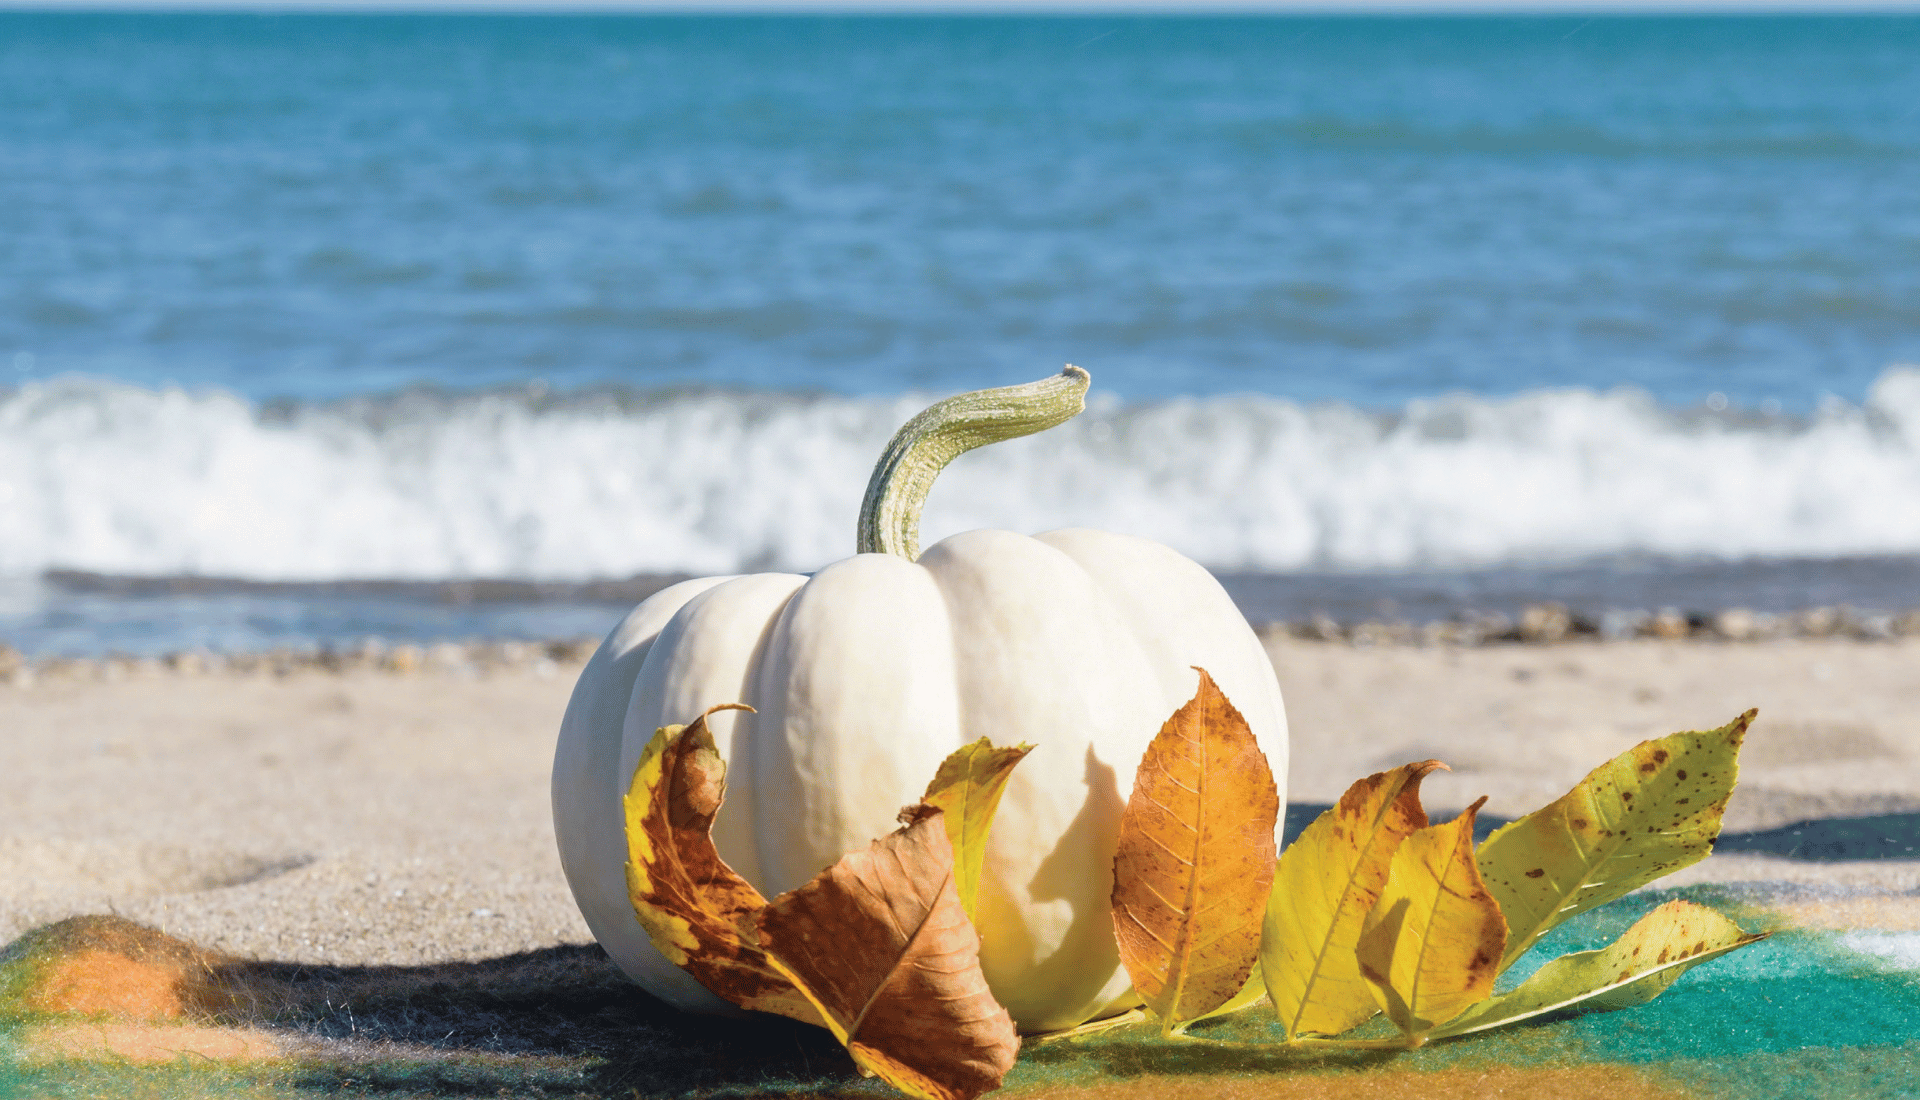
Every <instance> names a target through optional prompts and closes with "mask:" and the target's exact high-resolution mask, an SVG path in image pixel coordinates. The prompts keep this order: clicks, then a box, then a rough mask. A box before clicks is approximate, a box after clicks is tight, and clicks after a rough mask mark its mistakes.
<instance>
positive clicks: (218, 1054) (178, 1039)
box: [19, 1021, 280, 1065]
mask: <svg viewBox="0 0 1920 1100" xmlns="http://www.w3.org/2000/svg"><path fill="white" fill-rule="evenodd" d="M19 1052H20V1055H21V1057H22V1058H23V1059H24V1060H25V1061H28V1062H37V1063H46V1062H63V1061H69V1060H74V1059H86V1060H90V1061H117V1062H132V1063H135V1064H138V1065H152V1064H156V1063H163V1062H171V1061H173V1060H175V1059H177V1058H181V1057H193V1058H208V1059H213V1060H215V1061H220V1062H263V1061H267V1060H269V1059H273V1058H277V1057H279V1055H280V1044H279V1043H277V1042H276V1041H275V1040H274V1038H273V1037H272V1036H271V1035H268V1034H267V1033H266V1032H263V1031H253V1030H249V1029H246V1028H228V1027H200V1026H196V1025H192V1024H187V1025H181V1026H172V1027H169V1026H155V1025H151V1024H135V1023H96V1022H91V1021H88V1022H74V1023H57V1024H43V1025H40V1026H38V1027H33V1028H29V1029H27V1030H26V1031H25V1032H24V1033H23V1034H22V1035H21V1036H20V1041H19Z"/></svg>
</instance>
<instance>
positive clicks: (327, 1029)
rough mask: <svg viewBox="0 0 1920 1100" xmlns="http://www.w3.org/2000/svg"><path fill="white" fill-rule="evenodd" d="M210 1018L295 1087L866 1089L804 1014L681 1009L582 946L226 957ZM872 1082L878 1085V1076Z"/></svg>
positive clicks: (601, 1091)
mask: <svg viewBox="0 0 1920 1100" xmlns="http://www.w3.org/2000/svg"><path fill="white" fill-rule="evenodd" d="M210 977H211V978H212V979H213V981H214V982H215V983H217V984H218V985H219V986H220V987H222V988H223V989H224V990H225V991H226V992H227V998H226V1004H225V1006H224V1007H223V1008H221V1009H219V1010H218V1011H216V1012H215V1013H214V1017H215V1019H216V1020H217V1021H218V1022H222V1023H230V1024H243V1025H247V1026H252V1027H264V1028H268V1029H271V1030H273V1031H275V1032H277V1033H279V1034H280V1035H282V1036H283V1037H285V1038H286V1039H288V1040H290V1045H291V1046H293V1047H294V1049H295V1050H296V1051H297V1052H300V1053H299V1054H298V1055H297V1058H296V1064H297V1068H296V1069H295V1070H294V1071H293V1072H292V1073H291V1075H290V1076H291V1082H290V1083H292V1084H295V1085H296V1086H298V1087H300V1088H312V1089H325V1090H328V1091H348V1092H354V1093H358V1094H372V1095H379V1094H382V1093H403V1094H407V1095H422V1094H424V1095H429V1096H441V1095H445V1096H479V1095H486V1096H497V1095H530V1094H531V1095H539V1094H553V1093H558V1094H563V1095H569V1096H609V1097H628V1096H634V1095H640V1096H656V1095H663V1094H666V1095H675V1096H700V1095H714V1094H718V1095H739V1094H752V1093H766V1092H780V1093H793V1092H804V1093H806V1094H808V1095H814V1096H841V1095H856V1094H857V1095H862V1096H871V1095H874V1094H875V1087H874V1086H873V1085H872V1084H869V1083H865V1082H862V1081H861V1079H860V1078H859V1076H858V1074H857V1072H856V1070H855V1068H854V1065H853V1062H852V1060H851V1059H850V1058H849V1057H848V1056H847V1054H846V1052H845V1051H844V1050H842V1049H841V1047H840V1046H839V1044H838V1043H836V1042H834V1040H833V1037H832V1036H831V1035H829V1034H828V1033H827V1032H826V1031H824V1030H822V1029H820V1028H814V1027H808V1026H806V1025H803V1024H799V1023H796V1022H793V1021H789V1020H784V1019H781V1018H779V1017H773V1016H765V1015H760V1014H754V1015H752V1016H750V1017H748V1018H745V1019H741V1018H725V1017H710V1016H695V1015H691V1014H688V1013H684V1012H681V1011H679V1010H678V1009H675V1008H673V1007H671V1006H669V1005H667V1004H665V1003H664V1002H662V1001H659V1000H657V999H656V998H654V997H652V996H651V995H649V994H648V993H646V992H645V991H644V990H642V989H640V988H639V987H637V986H635V985H633V984H632V983H631V982H629V981H628V980H627V979H626V977H625V976H624V975H622V974H621V973H620V971H619V969H618V968H617V967H616V966H614V964H613V962H612V960H610V959H609V958H608V957H607V955H606V952H604V951H603V950H601V949H600V947H599V946H598V945H584V946H566V947H553V948H547V949H544V950H540V951H530V952H525V953H521V954H516V955H507V956H502V957H500V958H494V959H486V960H481V961H476V962H462V963H441V964H436V965H430V966H308V965H301V964H295V963H283V962H253V961H233V962H226V963H223V964H220V965H218V966H217V967H216V968H215V972H214V973H213V974H212V975H210ZM881 1091H885V1090H881Z"/></svg>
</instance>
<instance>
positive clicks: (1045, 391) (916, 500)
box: [857, 364, 1092, 561]
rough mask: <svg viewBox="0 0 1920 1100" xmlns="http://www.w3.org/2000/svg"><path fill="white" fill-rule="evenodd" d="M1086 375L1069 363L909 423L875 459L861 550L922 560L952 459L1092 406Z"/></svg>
mask: <svg viewBox="0 0 1920 1100" xmlns="http://www.w3.org/2000/svg"><path fill="white" fill-rule="evenodd" d="M1090 381H1092V379H1091V378H1090V377H1089V376H1088V374H1087V372H1086V371H1084V370H1081V369H1080V368H1079V367H1076V366H1073V365H1071V364H1069V365H1068V366H1067V369H1066V370H1063V371H1061V372H1060V373H1059V374H1056V375H1054V376H1053V377H1052V378H1043V379H1041V380H1040V381H1038V382H1029V383H1027V384H1026V385H1024V386H1004V387H1002V388H1000V389H997V390H976V391H974V392H973V393H963V394H961V395H960V396H958V397H949V398H947V399H946V400H945V401H942V402H940V403H939V404H937V405H933V406H931V407H929V408H928V409H926V410H925V411H924V412H922V413H921V414H920V415H919V416H916V417H914V418H913V419H912V420H909V421H907V423H906V426H905V427H902V428H901V429H900V430H899V431H898V432H896V433H894V436H893V441H892V442H891V443H888V444H887V449H886V452H885V453H884V454H882V455H881V456H880V461H879V462H878V463H875V464H874V467H873V477H871V478H869V479H868V481H867V496H866V499H865V500H863V501H861V502H860V533H859V536H858V540H857V548H858V550H859V552H860V553H862V554H897V555H899V556H900V557H903V558H905V559H907V560H908V561H914V560H916V559H917V558H919V557H920V509H922V508H924V507H926V503H927V493H929V492H930V491H932V489H933V479H934V478H937V477H939V476H940V471H941V470H944V469H946V466H947V463H949V462H952V461H953V460H954V459H956V458H959V457H960V456H961V455H963V454H965V453H967V452H968V451H971V450H973V449H974V448H975V447H984V446H986V445H987V444H989V443H998V442H1000V441H1001V440H1003V439H1013V438H1016V437H1018V436H1023V435H1032V434H1033V433H1035V432H1041V431H1045V430H1047V429H1048V428H1051V427H1053V426H1054V425H1056V424H1064V423H1066V422H1067V421H1069V420H1071V419H1073V418H1074V417H1075V416H1077V415H1079V413H1080V411H1081V410H1082V409H1085V408H1086V407H1087V401H1086V397H1087V384H1088V383H1089V382H1090Z"/></svg>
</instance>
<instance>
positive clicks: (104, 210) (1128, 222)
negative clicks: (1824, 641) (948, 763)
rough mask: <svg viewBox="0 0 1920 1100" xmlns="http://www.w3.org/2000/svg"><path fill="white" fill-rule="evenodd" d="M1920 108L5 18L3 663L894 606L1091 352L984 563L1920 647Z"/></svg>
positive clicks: (1652, 35) (1429, 21)
mask: <svg viewBox="0 0 1920 1100" xmlns="http://www.w3.org/2000/svg"><path fill="white" fill-rule="evenodd" d="M1916 56H1920V18H1914V17H1852V18H1816V17H1804V16H1794V17H1784V16H1783V17H1698V18H1679V17H1673V18H1629V17H1610V18H1597V19H1596V18H1588V17H1585V16H1582V17H1577V18H1509V17H1449V18H1387V17H1366V18H1346V19H1338V18H1295V17H1271V18H1191V19H1176V18H1142V17H1126V18H1113V17H1101V16H1082V17H1071V18H1069V17H1060V18H1001V17H977V18H936V17H892V18H888V17H859V18H854V17H844V18H843V17H772V16H729V17H646V16H567V17H558V16H477V15H433V16H425V15H377V16H376V15H325V16H322V15H299V16H288V15H281V16H262V15H246V14H224V15H183V14H145V15H124V14H120V15H116V14H98V13H96V14H46V13H22V12H8V13H0V639H5V640H12V641H13V643H14V644H16V645H18V646H19V647H20V648H23V649H33V650H36V651H67V652H97V651H103V650H107V649H113V648H125V649H134V650H158V649H164V648H168V647H177V646H179V645H182V644H212V645H220V646H226V647H249V646H259V645H268V644H280V643H291V644H318V643H329V642H334V641H339V640H343V639H347V638H351V637H355V636H358V635H361V634H369V633H379V634H383V635H385V636H388V637H415V636H418V637H427V636H441V635H448V634H460V633H498V634H509V635H540V634H548V633H572V632H576V631H578V630H588V631H592V630H597V629H601V628H602V627H603V626H604V624H606V623H608V622H610V621H611V619H612V617H613V616H614V615H615V614H617V602H616V600H615V599H613V598H601V597H594V596H591V594H590V593H591V591H593V590H591V589H589V588H582V587H580V586H581V585H583V584H586V585H590V584H591V583H592V582H595V581H599V580H605V579H619V578H627V577H633V576H636V575H640V576H647V577H660V576H671V575H680V574H688V573H708V572H732V571H739V570H750V569H760V568H785V569H800V570H806V569H811V568H815V567H817V566H819V565H821V564H824V563H825V562H828V561H831V560H834V559H836V558H838V557H842V556H844V555H846V554H847V553H849V552H851V549H852V529H853V520H854V516H855V514H856V512H857V509H858V504H859V498H860V494H861V491H862V489H863V488H864V484H865V481H866V477H867V473H868V471H869V469H870V467H871V464H872V462H873V460H874V458H875V457H876V456H877V455H878V453H879V449H880V447H881V446H882V445H883V444H884V442H885V440H886V439H887V437H888V436H889V435H890V434H891V432H892V430H893V429H894V428H895V427H897V426H898V424H899V423H900V422H901V421H903V420H904V419H905V418H906V417H907V416H909V415H911V413H912V412H914V411H916V410H917V409H918V408H919V407H921V406H922V405H923V404H924V403H926V402H927V401H930V400H932V399H934V398H936V397H938V396H942V395H945V394H948V393H952V392H956V391H959V390H964V389H973V388H980V387H984V386H991V385H1005V384H1010V383H1014V382H1021V381H1027V380H1031V379H1034V378H1038V377H1041V376H1044V375H1046V374H1049V373H1052V372H1053V371H1056V370H1058V369H1059V366H1060V364H1061V363H1063V362H1068V361H1071V362H1075V363H1078V364H1080V365H1082V366H1085V367H1087V368H1088V369H1089V370H1091V371H1092V373H1093V376H1094V393H1093V398H1092V402H1091V406H1090V409H1089V412H1088V413H1087V414H1085V415H1083V416H1082V417H1081V418H1079V419H1077V420H1075V421H1073V422H1071V423H1069V424H1068V425H1066V426H1065V427H1063V428H1060V429H1057V430H1055V431H1053V432H1051V433H1048V434H1046V435H1044V436H1041V437H1037V438H1034V439H1029V440H1022V441H1017V442H1014V443H1009V444H1004V445H1001V446H998V447H995V448H992V449H990V450H987V451H982V452H979V453H976V454H973V455H969V456H966V457H965V458H963V459H961V460H960V461H959V462H958V463H956V464H955V466H954V467H953V468H952V470H951V471H950V472H949V473H948V474H947V475H946V477H944V478H943V479H942V481H941V483H940V485H939V488H938V489H937V490H936V491H935V493H934V496H933V499H932V502H931V504H930V506H929V510H928V513H927V516H926V534H927V536H928V538H929V540H930V539H931V538H935V537H938V536H940V535H942V534H945V533H949V532H952V531H957V530H962V529H965V528H969V527H976V526H996V527H1008V528H1013V529H1019V530H1038V529H1045V528H1050V527H1059V526H1068V525H1087V526H1098V527H1103V528H1108V529H1113V530H1121V531H1130V532H1135V533H1139V534H1144V535H1148V536H1150V537H1154V538H1157V539H1160V540H1161V541H1164V542H1167V543H1169V544H1171V545H1173V546H1175V547H1176V548H1178V549H1180V550H1182V551H1183V552H1185V553H1187V554H1189V555H1190V556H1192V557H1194V558H1196V559H1197V560H1200V561H1202V562H1203V563H1205V564H1207V565H1209V566H1212V567H1214V568H1216V569H1218V570H1221V571H1222V572H1223V573H1225V574H1227V575H1229V577H1230V578H1231V581H1230V584H1231V586H1232V587H1233V589H1234V591H1235V593H1236V595H1237V596H1239V597H1241V598H1242V602H1243V606H1248V607H1249V614H1250V615H1255V614H1256V613H1257V617H1259V616H1269V617H1277V616H1281V615H1284V614H1292V613H1295V612H1299V611H1301V610H1302V609H1305V608H1312V609H1321V608H1319V607H1318V605H1317V604H1316V603H1315V601H1316V599H1319V600H1320V602H1321V603H1326V602H1327V601H1328V600H1334V601H1335V602H1337V603H1339V604H1340V607H1339V608H1334V607H1329V608H1326V609H1328V610H1339V609H1341V608H1344V607H1347V606H1349V605H1351V606H1354V607H1358V606H1362V605H1366V604H1368V603H1369V601H1370V599H1371V596H1370V595H1369V593H1370V592H1372V591H1374V590H1378V591H1379V592H1384V593H1389V594H1397V596H1398V597H1400V598H1403V602H1405V599H1404V598H1405V597H1408V596H1409V594H1414V595H1415V598H1413V599H1412V601H1411V602H1413V603H1415V604H1418V605H1419V607H1420V609H1421V613H1422V614H1435V615H1438V614H1444V613H1449V612H1450V611H1452V610H1458V609H1461V608H1463V607H1466V606H1470V605H1473V604H1476V603H1489V602H1491V603H1512V602H1515V601H1521V600H1523V599H1526V598H1555V597H1560V598H1568V599H1570V602H1577V603H1581V604H1583V605H1584V609H1586V610H1589V611H1597V610H1600V609H1601V608H1602V607H1603V606H1606V605H1609V604H1620V605H1627V606H1643V605H1645V604H1644V601H1646V600H1650V599H1651V600H1658V601H1659V602H1661V603H1674V604H1676V605H1680V606H1688V605H1689V604H1690V603H1692V604H1695V605H1698V606H1707V605H1709V604H1711V605H1713V606H1719V605H1725V604H1729V603H1746V604H1749V605H1752V606H1761V607H1772V608H1777V609H1787V608H1790V607H1793V606H1799V605H1802V604H1808V603H1814V602H1821V601H1822V600H1825V599H1827V598H1828V597H1832V596H1833V595H1834V594H1835V593H1839V594H1840V596H1841V597H1842V598H1845V599H1847V600H1849V601H1852V602H1856V603H1861V604H1865V605H1867V606H1880V607H1887V608H1893V607H1906V606H1911V605H1914V604H1920V593H1915V592H1914V591H1912V590H1911V589H1912V584H1911V582H1912V581H1913V580H1914V579H1916V578H1920V366H1914V365H1913V364H1917V363H1920V66H1915V65H1914V64H1913V63H1912V61H1913V58H1914V57H1916ZM1862 562H1868V563H1872V564H1871V566H1870V567H1867V568H1862V567H1861V565H1860V563H1862ZM139 578H146V579H148V580H150V581H157V582H159V583H157V584H142V583H132V582H131V581H130V579H139ZM210 578H218V579H221V583H219V584H214V585H213V586H212V588H211V589H209V588H208V587H207V584H206V583H203V582H206V581H207V580H208V579H210ZM471 578H486V579H493V580H518V581H527V582H542V583H543V584H545V585H546V587H540V586H539V585H535V586H533V587H532V588H525V589H515V590H513V591H514V592H515V593H517V594H515V595H513V596H512V598H503V599H500V600H492V601H488V600H481V601H479V602H477V603H463V602H460V601H458V600H456V601H453V602H452V603H449V602H448V601H447V600H446V599H444V598H442V597H443V596H444V593H445V592H446V591H448V589H447V587H446V585H445V583H444V582H447V581H455V580H463V579H471ZM1782 578H1791V581H1790V583H1789V582H1785V581H1782ZM370 579H378V580H399V581H407V582H413V583H415V584H416V585H418V586H419V587H417V588H413V589H408V588H405V587H404V586H402V587H392V586H389V587H387V588H379V589H377V590H369V589H366V588H364V587H362V588H353V587H352V584H353V583H354V582H361V581H366V580H370ZM180 581H191V582H192V583H191V584H187V585H186V586H185V587H184V588H183V587H182V585H181V584H180V583H174V582H180ZM228 582H231V583H228ZM196 585H197V586H198V587H195V586H196ZM262 585H266V587H262ZM274 585H278V587H273V586H274ZM343 585H345V587H343ZM556 586H557V587H556ZM536 589H537V591H536ZM462 591H468V590H462ZM370 592H371V593H372V594H369V593H370ZM555 592H559V593H561V595H557V596H556V595H554V593H555ZM210 593H212V594H210ZM436 593H439V594H440V595H436ZM529 593H532V595H529ZM1276 593H1277V594H1278V595H1276ZM1315 593H1337V594H1338V595H1337V598H1336V597H1335V596H1332V595H1329V596H1326V597H1324V598H1322V597H1316V595H1315ZM1375 602H1377V601H1375ZM1256 605H1257V606H1256ZM449 607H457V608H459V609H460V610H457V611H450V610H448V608H449Z"/></svg>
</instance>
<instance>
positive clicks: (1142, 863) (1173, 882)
mask: <svg viewBox="0 0 1920 1100" xmlns="http://www.w3.org/2000/svg"><path fill="white" fill-rule="evenodd" d="M1279 813H1280V794H1279V791H1278V790H1277V789H1276V788H1275V786H1274V782H1273V771H1272V769H1270V768H1269V767H1268V766H1267V758H1266V754H1264V753H1262V752H1261V751H1260V746H1259V744H1258V743H1257V742H1255V741H1254V739H1253V732H1252V731H1251V730H1250V729H1248V728H1247V720H1246V719H1245V718H1244V717H1242V716H1241V714H1240V712H1239V711H1238V710H1235V709H1234V707H1233V704H1232V703H1230V702H1228V701H1227V697H1226V696H1225V695H1223V694H1221V692H1220V689H1219V687H1217V686H1216V685H1215V684H1214V682H1213V677H1211V676H1209V675H1207V673H1206V671H1205V670H1204V669H1202V670H1200V686H1199V689H1198V690H1197V691H1196V692H1195V693H1194V696H1193V698H1192V699H1191V700H1190V701H1188V702H1187V703H1186V705H1184V706H1182V707H1181V708H1180V709H1179V710H1177V711H1175V712H1174V713H1173V716H1172V717H1171V718H1169V719H1167V722H1166V724H1165V725H1164V726H1162V727H1161V728H1160V732H1159V733H1158V734H1157V735H1155V737H1154V739H1153V741H1152V743H1151V744H1149V745H1148V746H1147V752H1146V756H1145V757H1144V758H1143V759H1142V760H1141V762H1140V769H1139V771H1137V772H1136V773H1134V782H1133V795H1132V797H1130V798H1129V799H1128V800H1127V808H1126V810H1125V811H1124V812H1123V813H1122V814H1121V815H1120V839H1119V844H1118V847H1117V849H1116V851H1115V853H1114V858H1113V927H1114V935H1115V938H1116V939H1118V941H1119V944H1120V961H1121V962H1122V963H1123V964H1125V966H1126V968H1127V974H1128V975H1129V976H1130V977H1132V979H1133V988H1134V990H1135V992H1137V993H1139V994H1140V998H1141V999H1142V1000H1143V1001H1145V1002H1146V1005H1147V1007H1148V1008H1150V1009H1152V1010H1153V1012H1154V1014H1155V1015H1157V1016H1158V1017H1159V1018H1160V1026H1161V1029H1162V1031H1163V1033H1171V1032H1173V1031H1174V1030H1176V1029H1178V1028H1180V1027H1182V1026H1184V1025H1185V1024H1187V1023H1191V1022H1192V1021H1194V1020H1195V1019H1198V1018H1199V1017H1201V1016H1204V1015H1206V1014H1207V1013H1209V1012H1211V1011H1212V1010H1214V1009H1216V1008H1218V1007H1220V1006H1221V1005H1223V1004H1225V1003H1227V1001H1228V1000H1229V999H1230V998H1232V997H1233V996H1234V994H1236V993H1238V992H1240V991H1241V990H1242V989H1243V988H1244V987H1245V985H1246V982H1247V976H1248V975H1249V974H1250V973H1252V971H1253V966H1254V963H1255V961H1257V959H1258V957H1259V952H1260V920H1261V916H1262V914H1263V912H1264V911H1265V909H1266V901H1267V891H1268V889H1269V887H1270V886H1271V885H1272V882H1273V869H1274V859H1273V855H1274V852H1273V848H1274V845H1273V826H1274V822H1275V821H1276V820H1277V818H1278V817H1279Z"/></svg>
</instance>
